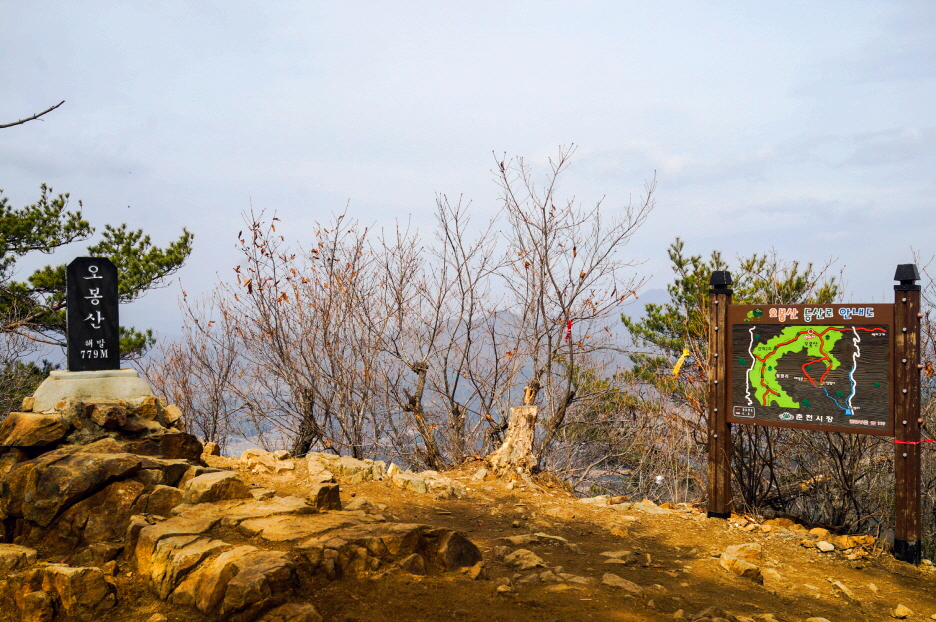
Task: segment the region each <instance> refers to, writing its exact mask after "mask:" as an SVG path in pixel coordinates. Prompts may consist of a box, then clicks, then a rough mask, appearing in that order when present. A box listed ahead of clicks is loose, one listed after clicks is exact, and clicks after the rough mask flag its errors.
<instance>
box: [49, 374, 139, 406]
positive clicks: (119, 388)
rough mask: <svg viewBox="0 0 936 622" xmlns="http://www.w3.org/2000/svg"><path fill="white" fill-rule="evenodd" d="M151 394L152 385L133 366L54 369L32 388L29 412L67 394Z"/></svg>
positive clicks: (83, 397)
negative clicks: (31, 405) (33, 391)
mask: <svg viewBox="0 0 936 622" xmlns="http://www.w3.org/2000/svg"><path fill="white" fill-rule="evenodd" d="M150 395H153V388H152V387H151V386H150V385H149V383H148V382H147V381H146V380H144V379H143V378H140V375H139V374H138V373H137V370H135V369H112V370H107V371H54V372H52V373H51V374H50V375H49V377H48V378H46V379H45V380H43V381H42V384H40V385H39V388H38V389H36V393H35V395H34V396H33V397H35V400H36V401H35V402H34V403H33V412H37V413H41V412H45V411H47V410H51V409H52V408H54V407H55V403H56V402H58V401H60V400H63V399H65V398H67V397H70V398H74V399H76V400H81V401H84V402H90V401H93V400H94V399H99V400H129V399H134V398H140V397H147V396H150Z"/></svg>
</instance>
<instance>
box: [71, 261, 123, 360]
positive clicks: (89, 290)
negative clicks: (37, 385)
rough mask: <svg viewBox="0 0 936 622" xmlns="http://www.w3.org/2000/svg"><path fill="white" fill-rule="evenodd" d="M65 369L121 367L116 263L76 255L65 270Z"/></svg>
mask: <svg viewBox="0 0 936 622" xmlns="http://www.w3.org/2000/svg"><path fill="white" fill-rule="evenodd" d="M65 274H66V290H65V303H66V309H67V312H66V316H67V329H68V339H67V341H68V371H101V370H106V369H120V328H119V327H120V323H119V321H118V316H117V304H118V300H117V266H115V265H114V264H113V263H112V262H111V260H110V259H108V258H107V257H76V258H75V259H74V261H72V262H71V263H70V264H68V268H67V269H66V272H65Z"/></svg>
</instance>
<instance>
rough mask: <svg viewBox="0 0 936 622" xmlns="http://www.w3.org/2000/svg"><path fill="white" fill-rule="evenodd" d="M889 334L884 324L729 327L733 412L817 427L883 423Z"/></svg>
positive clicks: (886, 405) (886, 404) (886, 413)
mask: <svg viewBox="0 0 936 622" xmlns="http://www.w3.org/2000/svg"><path fill="white" fill-rule="evenodd" d="M889 338H890V330H889V327H888V326H887V325H875V324H862V325H834V326H820V325H814V326H809V325H791V326H784V325H780V324H757V325H750V324H748V325H739V324H735V325H734V326H733V327H732V348H731V354H732V360H731V366H732V369H731V372H732V387H731V394H732V402H733V405H734V411H733V414H734V416H735V417H741V418H750V419H755V420H756V419H762V420H765V419H766V420H772V421H797V422H801V423H813V424H817V425H835V426H840V425H846V426H855V427H867V426H871V427H874V426H878V425H886V421H887V420H888V416H889V396H890V378H889V366H888V356H889ZM879 422H880V423H879Z"/></svg>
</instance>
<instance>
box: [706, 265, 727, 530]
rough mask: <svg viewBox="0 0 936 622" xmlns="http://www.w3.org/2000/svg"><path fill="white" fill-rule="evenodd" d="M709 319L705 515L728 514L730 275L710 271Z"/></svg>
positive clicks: (724, 516) (724, 515) (725, 516)
mask: <svg viewBox="0 0 936 622" xmlns="http://www.w3.org/2000/svg"><path fill="white" fill-rule="evenodd" d="M709 284H710V285H711V286H712V289H710V290H709V294H710V295H711V297H712V307H711V318H710V322H709V398H708V399H709V415H708V515H709V517H714V518H730V517H731V424H730V423H728V421H727V420H726V417H727V415H728V391H729V385H728V379H727V374H726V373H725V372H726V369H727V367H726V360H727V357H728V339H729V336H730V334H731V327H730V326H728V306H729V305H730V304H731V295H732V290H731V274H730V273H729V272H728V271H726V270H725V271H722V270H720V271H717V272H713V273H712V277H711V279H710V280H709Z"/></svg>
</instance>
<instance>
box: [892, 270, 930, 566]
mask: <svg viewBox="0 0 936 622" xmlns="http://www.w3.org/2000/svg"><path fill="white" fill-rule="evenodd" d="M919 279H920V274H919V271H918V270H917V267H916V265H915V264H903V265H900V266H898V267H897V273H896V275H895V276H894V280H896V281H900V284H898V285H894V328H895V330H894V359H895V361H894V362H895V374H894V375H895V383H894V384H895V387H896V390H895V391H894V416H895V419H896V420H895V422H894V423H895V428H896V429H895V432H894V436H895V439H894V440H895V441H896V442H895V444H894V480H895V482H894V484H895V491H894V493H895V494H894V509H895V517H894V557H896V558H897V559H899V560H901V561H905V562H909V563H911V564H916V565H919V564H920V561H921V556H922V551H921V548H920V540H921V537H922V525H921V514H922V508H921V506H920V498H921V495H920V487H921V478H920V447H921V443H920V441H921V437H920V426H921V425H922V423H923V420H922V419H921V418H920V417H921V415H920V367H921V366H920V320H921V318H922V313H921V310H920V286H919V285H918V284H917V283H916V282H917V281H918V280H919Z"/></svg>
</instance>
